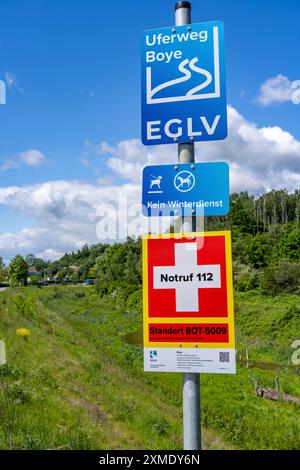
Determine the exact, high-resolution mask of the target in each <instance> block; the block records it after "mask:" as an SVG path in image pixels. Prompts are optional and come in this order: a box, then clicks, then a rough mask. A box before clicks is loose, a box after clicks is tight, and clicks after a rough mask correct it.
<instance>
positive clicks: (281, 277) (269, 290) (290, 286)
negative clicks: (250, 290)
mask: <svg viewBox="0 0 300 470" xmlns="http://www.w3.org/2000/svg"><path fill="white" fill-rule="evenodd" d="M260 285H261V288H262V290H263V292H264V293H266V294H278V293H282V292H290V293H291V294H292V293H294V294H299V293H300V263H291V262H288V261H280V262H279V264H278V265H275V266H270V267H268V268H266V269H265V270H264V271H263V273H262V274H261V282H260Z"/></svg>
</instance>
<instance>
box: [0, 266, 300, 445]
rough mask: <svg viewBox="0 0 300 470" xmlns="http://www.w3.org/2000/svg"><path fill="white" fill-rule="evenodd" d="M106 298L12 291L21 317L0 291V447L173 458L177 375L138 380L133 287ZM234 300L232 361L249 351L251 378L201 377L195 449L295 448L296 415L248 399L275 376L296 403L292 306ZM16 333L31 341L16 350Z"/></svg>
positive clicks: (242, 371)
mask: <svg viewBox="0 0 300 470" xmlns="http://www.w3.org/2000/svg"><path fill="white" fill-rule="evenodd" d="M235 268H237V271H236V272H237V273H239V272H245V273H248V274H251V273H254V272H256V270H254V269H253V268H250V267H249V266H245V265H239V266H237V267H235ZM127 287H128V286H127ZM115 293H116V296H115V300H113V299H112V295H111V294H112V293H110V294H108V295H106V296H104V297H102V298H100V296H99V294H98V293H97V292H96V291H95V290H94V289H92V288H89V287H83V286H76V287H72V286H65V287H64V286H49V287H47V288H45V289H35V288H31V287H27V288H18V290H17V295H19V296H21V297H22V298H26V299H27V298H28V297H27V296H29V295H31V296H32V301H33V303H34V305H35V308H34V309H33V310H32V313H31V316H30V318H24V317H23V313H22V312H23V310H22V308H21V309H20V310H18V309H16V305H15V297H16V294H15V291H14V290H12V289H7V290H6V291H5V292H1V295H0V297H1V298H2V299H5V302H3V301H2V302H0V337H1V338H3V339H4V340H5V341H6V342H7V352H8V358H9V363H8V364H6V365H5V366H2V367H1V368H0V448H1V449H108V448H109V449H117V448H118V449H128V448H133V447H134V448H135V449H145V448H147V449H150V450H156V449H162V448H163V449H170V450H171V449H180V448H182V447H181V446H182V435H181V434H182V428H181V419H182V413H181V409H182V402H181V390H182V387H181V385H182V384H181V376H180V374H149V373H147V374H146V373H144V372H143V358H142V356H143V353H142V347H141V337H142V315H141V314H140V313H139V310H138V308H137V306H140V301H141V288H140V286H139V287H138V288H136V289H135V291H131V292H130V290H129V287H128V290H126V289H125V288H121V287H120V288H119V289H116V291H115ZM235 302H236V329H237V341H238V347H237V348H238V357H239V356H240V355H241V354H243V353H244V350H245V349H246V348H247V349H248V352H249V356H250V369H246V367H245V366H244V365H243V364H242V363H241V362H239V363H238V373H237V375H236V376H223V375H218V374H216V375H212V374H208V375H206V374H203V376H202V377H201V400H202V418H203V421H202V424H203V426H204V429H203V440H204V447H205V448H217V449H224V448H228V447H231V446H234V447H235V448H238V449H296V448H299V445H300V442H299V436H300V429H299V420H298V416H297V413H298V409H297V407H296V405H293V404H290V403H284V402H280V401H279V402H270V401H268V400H263V399H261V398H257V397H256V396H255V393H254V381H255V380H258V382H259V384H260V385H263V386H267V387H269V386H270V387H273V386H274V379H275V377H277V376H279V384H280V390H281V391H282V392H283V393H290V394H292V395H295V396H300V381H299V373H297V372H298V368H297V367H295V366H292V364H291V354H292V352H293V350H292V349H291V344H292V342H293V340H294V339H295V338H297V337H298V336H297V334H298V333H299V331H300V323H299V322H300V314H299V313H300V299H299V297H298V296H292V295H287V294H285V295H282V296H268V297H266V296H263V295H262V294H258V293H256V292H255V291H251V292H237V293H236V294H235ZM129 306H131V308H129ZM139 308H140V307H139ZM40 318H42V319H43V321H37V320H39V319H40ZM20 325H22V326H24V327H26V326H30V330H31V331H32V336H31V341H29V342H24V341H19V340H18V338H17V337H16V335H15V331H16V328H18V327H19V326H20ZM133 336H134V337H133ZM256 364H260V366H257V365H256ZM216 391H217V393H216ZM208 429H209V430H208Z"/></svg>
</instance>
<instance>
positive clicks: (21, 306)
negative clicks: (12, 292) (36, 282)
mask: <svg viewBox="0 0 300 470" xmlns="http://www.w3.org/2000/svg"><path fill="white" fill-rule="evenodd" d="M13 303H14V306H15V309H16V312H17V313H18V314H19V315H20V316H21V317H22V318H27V319H30V318H32V317H33V314H34V312H35V311H36V304H35V300H34V297H33V296H32V295H31V292H26V293H24V294H17V295H16V296H15V297H14V299H13Z"/></svg>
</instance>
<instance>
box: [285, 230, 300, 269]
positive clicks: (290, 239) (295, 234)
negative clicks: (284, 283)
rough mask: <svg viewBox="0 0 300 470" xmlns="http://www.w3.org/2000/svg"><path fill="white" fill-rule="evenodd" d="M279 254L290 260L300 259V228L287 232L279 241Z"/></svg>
mask: <svg viewBox="0 0 300 470" xmlns="http://www.w3.org/2000/svg"><path fill="white" fill-rule="evenodd" d="M281 256H282V257H284V258H286V259H288V260H291V261H299V260H300V230H299V229H295V230H292V231H291V232H290V233H288V234H287V235H286V236H285V237H284V238H283V239H282V241H281Z"/></svg>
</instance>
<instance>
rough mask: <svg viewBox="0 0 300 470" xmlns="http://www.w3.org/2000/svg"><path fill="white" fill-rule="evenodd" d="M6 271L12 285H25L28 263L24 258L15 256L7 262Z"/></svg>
mask: <svg viewBox="0 0 300 470" xmlns="http://www.w3.org/2000/svg"><path fill="white" fill-rule="evenodd" d="M8 273H9V278H10V282H11V283H12V284H13V285H18V284H23V285H24V286H25V285H26V283H27V273H28V264H27V263H26V261H25V259H24V258H23V257H22V256H20V255H17V256H15V257H14V258H13V259H12V260H11V262H10V264H9V268H8Z"/></svg>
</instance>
